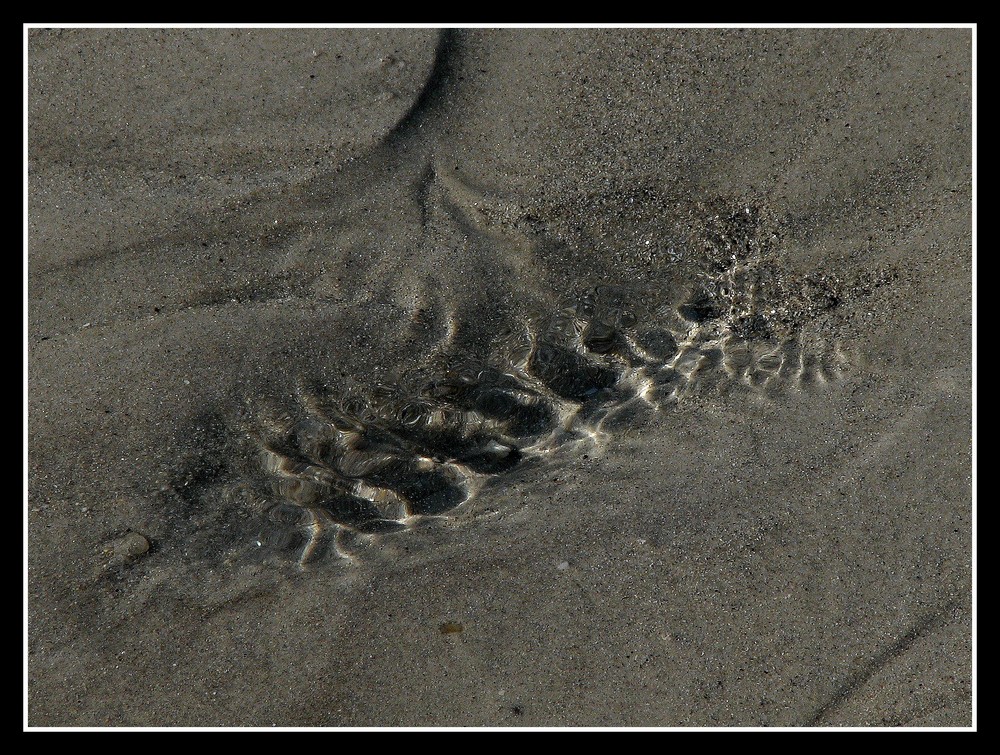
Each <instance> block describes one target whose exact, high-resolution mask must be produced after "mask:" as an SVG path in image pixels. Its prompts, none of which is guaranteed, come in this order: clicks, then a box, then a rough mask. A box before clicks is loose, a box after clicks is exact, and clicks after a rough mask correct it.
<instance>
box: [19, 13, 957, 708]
mask: <svg viewBox="0 0 1000 755" xmlns="http://www.w3.org/2000/svg"><path fill="white" fill-rule="evenodd" d="M28 117H29V126H28V202H29V229H28V231H29V238H28V265H29V267H28V297H29V298H28V323H27V340H28V369H29V377H28V441H29V442H28V494H27V504H26V505H27V517H28V542H27V546H28V558H27V568H28V575H27V576H28V618H29V624H28V638H27V639H28V671H27V676H28V693H27V711H28V713H27V725H28V726H30V727H159V726H163V727H275V726H277V727H312V726H315V727H432V726H433V727H498V726H499V727H596V726H601V727H734V726H739V727H814V726H816V727H819V726H822V727H842V726H853V727H900V726H902V727H969V726H971V725H972V722H973V696H972V513H973V509H972V429H971V428H972V375H973V370H972V261H973V250H972V223H973V216H972V31H971V30H970V29H928V28H921V29H898V28H897V29H847V28H838V29H764V28H753V29H728V30H727V29H449V30H443V31H440V30H435V29H387V28H383V29H30V30H29V31H28Z"/></svg>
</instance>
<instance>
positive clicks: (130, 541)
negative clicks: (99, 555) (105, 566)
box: [104, 532, 149, 563]
mask: <svg viewBox="0 0 1000 755" xmlns="http://www.w3.org/2000/svg"><path fill="white" fill-rule="evenodd" d="M104 552H105V553H106V554H107V555H108V556H110V557H111V558H112V560H114V561H116V562H118V563H125V562H127V561H132V560H133V559H136V558H139V556H143V555H145V554H146V553H148V552H149V540H147V539H146V538H145V537H143V536H142V535H140V534H139V533H138V532H129V533H128V534H127V535H123V536H122V537H120V538H118V539H117V540H112V541H111V542H110V543H108V544H107V545H105V546H104Z"/></svg>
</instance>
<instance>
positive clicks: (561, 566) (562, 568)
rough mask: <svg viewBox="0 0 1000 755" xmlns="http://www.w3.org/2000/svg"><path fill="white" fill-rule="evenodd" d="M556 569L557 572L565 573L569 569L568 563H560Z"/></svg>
mask: <svg viewBox="0 0 1000 755" xmlns="http://www.w3.org/2000/svg"><path fill="white" fill-rule="evenodd" d="M556 568H557V569H558V570H559V571H566V570H567V569H568V568H569V561H560V562H559V563H558V565H557V566H556Z"/></svg>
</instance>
